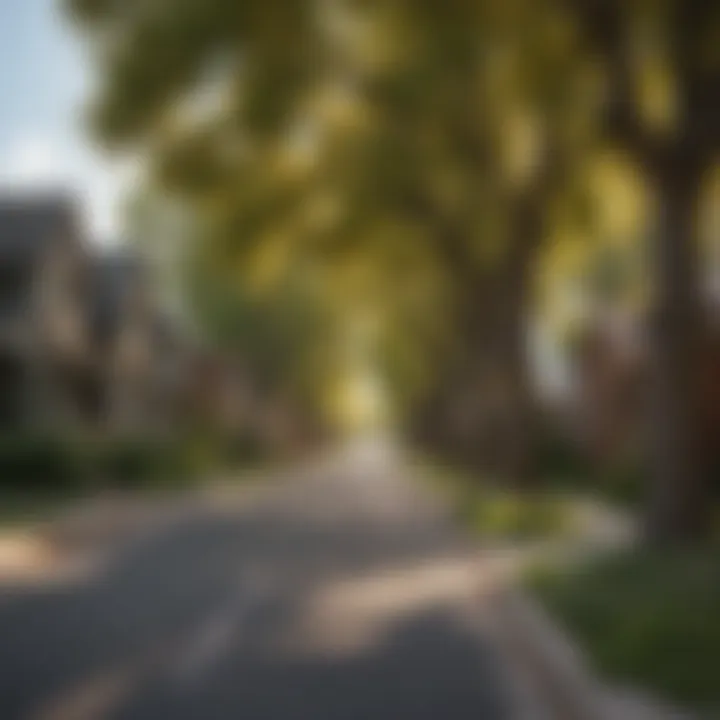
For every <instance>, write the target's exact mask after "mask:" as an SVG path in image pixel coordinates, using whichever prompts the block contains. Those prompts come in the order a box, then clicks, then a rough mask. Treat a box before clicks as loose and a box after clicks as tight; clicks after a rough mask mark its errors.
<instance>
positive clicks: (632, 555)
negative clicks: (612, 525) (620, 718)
mask: <svg viewBox="0 0 720 720" xmlns="http://www.w3.org/2000/svg"><path fill="white" fill-rule="evenodd" d="M719 551H720V547H718V546H715V547H704V548H701V549H698V548H696V549H689V548H686V549H682V550H673V551H664V552H663V551H660V550H649V549H646V550H635V551H632V552H630V551H627V552H625V553H622V554H617V555H613V556H610V557H605V558H603V559H601V560H596V561H594V562H593V563H591V564H589V565H588V566H587V567H584V568H581V569H579V570H574V571H572V572H568V571H567V570H566V571H562V570H560V569H549V568H544V569H536V570H535V571H534V572H533V573H532V574H531V576H530V577H529V578H528V584H529V586H530V588H531V590H532V591H533V592H534V593H535V594H536V596H537V597H538V598H539V599H540V601H541V602H542V603H543V604H544V605H545V607H546V608H547V609H548V610H549V611H550V613H551V615H552V616H554V617H555V618H556V619H558V620H559V621H560V623H561V625H562V626H564V627H565V629H566V630H567V631H568V632H569V633H570V634H571V636H572V637H574V638H575V639H576V640H577V641H578V642H579V644H580V646H581V647H583V648H584V650H585V651H586V652H587V653H588V656H589V659H590V661H591V662H592V663H593V665H594V667H595V669H596V670H597V671H598V672H599V673H600V674H601V675H603V676H604V677H606V678H608V679H611V680H613V681H617V682H621V683H623V684H629V685H631V686H637V687H640V688H644V689H647V690H649V691H651V692H654V693H655V694H657V695H658V697H660V698H665V699H667V700H668V701H671V702H675V703H678V704H679V705H683V706H686V707H688V708H690V709H695V710H698V711H703V712H705V713H708V712H709V713H711V714H710V717H715V718H717V717H720V562H718V560H719V559H720V552H719Z"/></svg>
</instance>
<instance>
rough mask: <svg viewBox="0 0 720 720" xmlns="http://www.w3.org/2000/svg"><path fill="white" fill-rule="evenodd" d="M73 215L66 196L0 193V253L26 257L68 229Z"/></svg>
mask: <svg viewBox="0 0 720 720" xmlns="http://www.w3.org/2000/svg"><path fill="white" fill-rule="evenodd" d="M76 219H77V215H76V205H75V203H74V202H73V200H72V199H71V198H70V197H68V196H63V195H61V194H58V195H46V196H36V195H31V196H26V197H23V196H17V195H6V196H0V257H1V258H2V259H3V260H10V259H13V260H25V259H30V258H32V257H34V256H36V255H37V253H38V252H42V250H44V249H45V248H46V247H47V246H48V245H49V244H50V243H52V242H55V241H57V239H58V237H59V236H61V234H63V233H66V232H67V231H68V230H72V229H73V228H74V227H75V226H76Z"/></svg>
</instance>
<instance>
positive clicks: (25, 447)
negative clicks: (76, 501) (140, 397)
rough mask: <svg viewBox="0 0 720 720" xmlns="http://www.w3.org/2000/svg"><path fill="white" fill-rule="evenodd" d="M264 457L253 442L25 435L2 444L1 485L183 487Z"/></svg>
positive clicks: (41, 488)
mask: <svg viewBox="0 0 720 720" xmlns="http://www.w3.org/2000/svg"><path fill="white" fill-rule="evenodd" d="M262 456H263V449H262V447H261V445H260V444H259V443H258V442H257V441H255V440H254V439H253V438H252V437H247V436H243V437H237V436H232V437H219V436H217V435H201V434H193V435H189V436H183V437H174V438H139V437H114V438H103V439H94V440H87V439H85V440H81V439H79V438H68V437H66V438H62V437H57V436H41V435H25V436H16V437H10V438H3V439H2V440H1V441H0V486H2V487H3V488H4V489H6V490H10V491H13V492H15V491H20V492H23V493H24V492H30V493H37V492H45V491H49V492H55V491H63V492H67V491H74V490H78V491H81V490H84V489H88V488H90V487H99V486H103V485H110V486H112V487H128V488H134V487H143V486H162V485H182V484H185V483H187V482H189V481H191V480H193V479H194V478H199V477H203V476H206V475H208V474H209V473H211V472H213V471H216V470H218V469H220V468H225V467H237V466H238V465H241V464H248V463H253V462H256V461H257V460H258V459H259V458H261V457H262Z"/></svg>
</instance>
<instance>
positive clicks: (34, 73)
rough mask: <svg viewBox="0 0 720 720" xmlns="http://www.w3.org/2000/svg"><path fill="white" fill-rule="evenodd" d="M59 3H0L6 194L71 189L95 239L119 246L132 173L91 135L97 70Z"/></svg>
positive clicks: (0, 128)
mask: <svg viewBox="0 0 720 720" xmlns="http://www.w3.org/2000/svg"><path fill="white" fill-rule="evenodd" d="M59 3H60V0H0V191H2V192H7V191H13V192H26V191H35V190H38V191H39V190H43V191H44V190H48V189H56V188H57V189H61V190H63V191H64V192H67V191H68V190H70V191H72V192H73V193H75V194H77V195H78V197H79V200H80V202H81V208H82V210H83V212H84V213H85V215H86V218H87V224H88V228H89V230H90V232H91V235H92V237H93V238H94V239H95V240H96V241H98V242H100V243H111V242H116V241H117V240H119V239H120V238H119V235H120V234H121V232H122V226H121V222H120V217H121V214H120V212H119V206H120V205H121V202H122V198H123V188H124V187H126V186H127V184H128V182H129V176H130V170H129V166H128V163H127V162H122V163H121V162H118V161H117V160H116V161H111V160H110V159H109V158H107V157H104V156H103V155H102V153H101V152H100V151H99V150H98V149H96V148H94V147H93V146H92V145H91V143H90V141H89V139H88V138H87V137H86V134H85V132H84V127H83V119H82V115H83V106H84V104H86V102H87V99H88V97H89V94H90V90H91V87H92V72H91V67H90V63H89V62H87V61H86V60H85V58H84V57H83V46H82V43H81V42H80V40H79V38H78V37H77V36H76V35H74V33H73V30H72V28H71V27H69V26H68V24H67V22H66V21H65V20H64V19H63V18H62V17H61V15H60V12H59V9H58V7H59Z"/></svg>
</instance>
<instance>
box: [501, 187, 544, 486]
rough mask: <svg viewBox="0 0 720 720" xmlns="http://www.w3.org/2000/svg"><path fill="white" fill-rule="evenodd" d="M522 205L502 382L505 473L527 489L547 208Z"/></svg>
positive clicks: (506, 284)
mask: <svg viewBox="0 0 720 720" xmlns="http://www.w3.org/2000/svg"><path fill="white" fill-rule="evenodd" d="M529 200H530V201H529V202H526V203H523V204H522V205H524V207H523V208H522V212H521V213H519V214H518V216H517V219H516V222H515V227H514V228H513V236H512V237H511V243H512V245H511V248H510V253H509V256H508V259H507V263H506V266H505V268H504V272H503V273H502V280H501V282H502V284H503V287H502V309H501V313H500V326H499V327H498V328H497V332H498V334H499V339H500V342H499V345H498V359H497V361H498V365H499V368H500V370H501V372H502V377H503V394H504V399H503V408H502V424H501V446H500V451H501V459H500V463H501V468H502V473H503V475H504V477H505V479H506V480H507V481H508V482H510V483H512V484H513V485H515V486H516V487H520V488H523V487H526V486H527V485H528V484H530V483H531V482H532V480H533V478H534V475H535V470H536V467H535V459H534V446H535V437H534V426H535V403H534V399H533V389H532V379H531V376H530V358H529V342H528V333H529V319H530V317H529V296H530V294H531V292H532V272H533V268H534V264H535V260H536V254H537V249H538V248H539V246H540V242H541V240H542V232H543V227H542V222H541V219H542V213H543V211H544V208H542V207H540V205H539V204H537V203H535V202H532V197H531V198H529Z"/></svg>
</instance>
